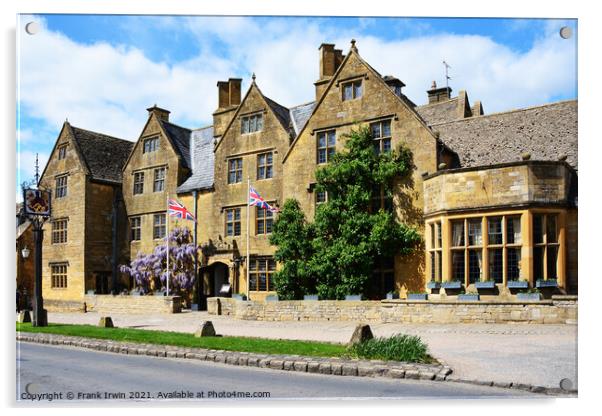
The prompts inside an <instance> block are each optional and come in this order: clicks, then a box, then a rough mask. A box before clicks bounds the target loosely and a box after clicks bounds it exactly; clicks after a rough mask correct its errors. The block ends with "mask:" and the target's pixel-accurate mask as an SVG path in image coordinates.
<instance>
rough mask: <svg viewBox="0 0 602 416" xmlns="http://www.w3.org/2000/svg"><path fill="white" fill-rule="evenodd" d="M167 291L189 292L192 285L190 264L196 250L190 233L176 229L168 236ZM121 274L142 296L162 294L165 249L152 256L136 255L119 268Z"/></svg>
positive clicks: (192, 274)
mask: <svg viewBox="0 0 602 416" xmlns="http://www.w3.org/2000/svg"><path fill="white" fill-rule="evenodd" d="M168 238H169V276H170V280H169V291H170V294H171V293H181V292H184V291H188V290H190V289H192V287H193V284H194V280H195V277H194V260H195V258H196V257H197V256H198V252H199V247H198V246H195V245H194V243H193V238H192V233H191V232H190V229H188V228H185V227H176V228H174V229H173V230H172V231H171V232H170V233H169V236H168ZM163 240H164V241H165V239H163ZM121 271H122V272H123V273H126V274H128V275H130V276H132V277H133V278H134V282H135V284H136V286H137V287H138V288H139V289H141V290H142V291H143V292H145V293H146V292H150V291H152V290H159V289H161V290H164V289H165V287H166V281H167V248H166V246H165V244H160V245H158V246H156V247H155V249H154V250H153V252H152V253H150V254H142V253H138V255H137V256H136V258H135V259H134V260H132V261H131V262H130V265H129V266H127V265H122V266H121Z"/></svg>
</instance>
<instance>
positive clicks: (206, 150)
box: [177, 126, 215, 193]
mask: <svg viewBox="0 0 602 416" xmlns="http://www.w3.org/2000/svg"><path fill="white" fill-rule="evenodd" d="M213 140H214V139H213V126H208V127H203V128H200V129H197V130H192V131H191V132H190V145H189V147H190V149H191V150H192V155H191V157H192V160H191V161H192V175H191V176H190V177H189V178H188V179H186V181H184V183H183V184H181V185H180V186H179V187H178V189H177V192H178V193H183V192H190V191H193V190H195V189H198V190H203V189H210V188H212V187H213V172H214V166H215V153H214V152H213V147H214V143H213Z"/></svg>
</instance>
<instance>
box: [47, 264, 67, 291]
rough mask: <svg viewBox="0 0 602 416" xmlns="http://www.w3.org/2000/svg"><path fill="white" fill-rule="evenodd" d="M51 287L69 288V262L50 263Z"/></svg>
mask: <svg viewBox="0 0 602 416" xmlns="http://www.w3.org/2000/svg"><path fill="white" fill-rule="evenodd" d="M50 287H51V288H53V289H66V288H67V263H55V264H51V265H50Z"/></svg>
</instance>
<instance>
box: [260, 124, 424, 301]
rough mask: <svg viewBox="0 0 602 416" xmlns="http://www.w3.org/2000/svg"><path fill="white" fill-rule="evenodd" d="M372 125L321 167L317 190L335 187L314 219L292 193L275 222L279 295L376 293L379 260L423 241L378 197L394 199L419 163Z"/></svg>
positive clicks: (353, 136) (355, 134)
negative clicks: (382, 143) (385, 141)
mask: <svg viewBox="0 0 602 416" xmlns="http://www.w3.org/2000/svg"><path fill="white" fill-rule="evenodd" d="M373 146H374V141H373V139H372V136H371V133H370V130H369V129H367V128H361V129H359V130H354V131H352V132H351V133H350V134H349V135H347V136H346V142H345V151H343V152H338V153H335V154H334V156H333V157H332V159H331V161H329V163H328V164H327V165H326V166H324V167H321V168H319V169H318V170H317V171H316V181H317V183H316V188H315V191H316V192H327V195H328V199H327V202H325V203H323V204H320V205H319V206H318V207H317V210H316V215H315V218H314V222H313V223H309V222H307V220H306V219H305V216H304V214H303V212H302V210H301V208H300V207H299V203H298V202H297V201H296V200H287V201H286V202H285V204H284V206H283V209H282V212H281V214H280V215H279V217H278V219H277V220H276V222H275V224H274V229H273V232H272V236H271V239H270V242H271V243H272V244H274V245H276V246H278V248H277V251H276V260H278V261H279V262H281V263H282V265H283V266H282V267H281V269H280V270H279V271H278V272H277V273H276V275H275V279H274V282H275V286H276V290H277V291H278V294H279V296H281V297H282V298H285V299H299V298H301V297H302V296H303V294H315V293H317V294H318V295H319V296H320V298H322V299H341V298H343V297H344V296H345V295H347V294H360V293H363V294H370V292H371V291H372V290H373V288H372V284H371V283H372V282H371V277H372V272H373V270H374V268H375V264H376V262H377V261H378V259H380V258H383V257H391V256H394V255H405V254H409V253H410V252H411V251H412V250H413V249H414V248H415V247H416V245H417V244H418V243H419V242H420V235H419V233H418V232H417V231H416V229H415V228H414V227H411V226H408V225H406V224H402V223H399V222H398V221H397V220H396V218H395V214H394V213H393V212H391V211H389V210H385V209H376V208H375V207H373V206H372V202H373V201H374V200H376V201H380V198H373V197H380V196H381V192H382V195H384V196H386V197H387V198H392V196H393V187H394V186H395V184H396V183H397V184H399V183H400V180H401V179H404V178H407V177H409V176H410V175H411V173H412V170H413V163H412V155H411V152H410V151H409V150H408V149H407V148H405V147H404V146H400V147H399V148H398V149H395V150H394V151H391V152H387V153H378V152H375V151H374V147H373Z"/></svg>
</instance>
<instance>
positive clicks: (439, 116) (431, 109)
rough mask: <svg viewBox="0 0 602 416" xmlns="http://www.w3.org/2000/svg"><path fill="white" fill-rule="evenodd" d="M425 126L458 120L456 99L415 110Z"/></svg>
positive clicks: (422, 106)
mask: <svg viewBox="0 0 602 416" xmlns="http://www.w3.org/2000/svg"><path fill="white" fill-rule="evenodd" d="M415 110H416V112H417V113H418V114H419V115H420V117H422V119H423V120H424V121H425V122H426V124H427V125H432V124H438V123H446V122H450V121H454V120H457V119H458V97H454V98H452V99H450V100H447V101H442V102H440V103H435V104H427V105H421V106H418V107H416V108H415Z"/></svg>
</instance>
